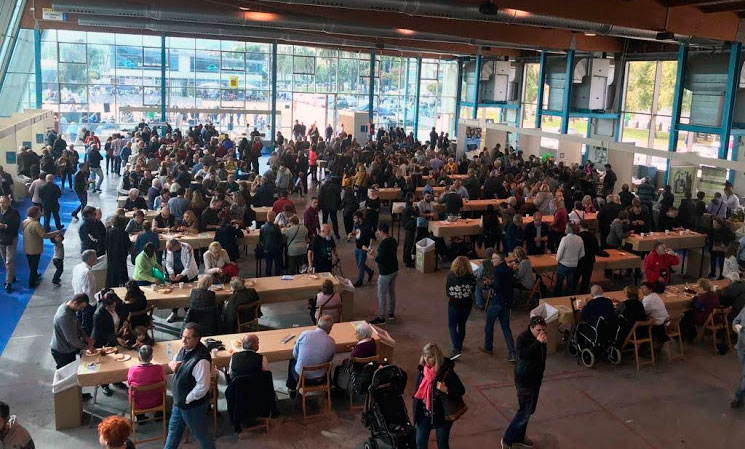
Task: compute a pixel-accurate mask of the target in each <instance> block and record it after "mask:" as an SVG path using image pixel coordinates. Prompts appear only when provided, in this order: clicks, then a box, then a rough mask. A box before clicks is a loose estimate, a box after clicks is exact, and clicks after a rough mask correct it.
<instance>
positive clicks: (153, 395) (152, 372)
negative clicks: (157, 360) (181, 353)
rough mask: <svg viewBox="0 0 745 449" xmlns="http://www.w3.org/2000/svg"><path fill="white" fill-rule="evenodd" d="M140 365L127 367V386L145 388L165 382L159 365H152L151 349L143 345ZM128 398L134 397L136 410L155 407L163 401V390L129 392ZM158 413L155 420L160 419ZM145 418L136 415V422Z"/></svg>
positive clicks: (163, 373) (164, 375)
mask: <svg viewBox="0 0 745 449" xmlns="http://www.w3.org/2000/svg"><path fill="white" fill-rule="evenodd" d="M139 358H140V364H139V365H136V366H131V367H129V372H127V383H128V384H129V386H130V387H131V386H138V387H142V386H146V385H152V384H156V383H158V382H162V381H164V380H166V373H165V370H163V367H162V366H160V365H153V364H152V363H150V362H151V360H152V359H153V347H152V346H149V345H143V346H141V347H140V350H139ZM129 395H130V397H132V396H133V395H134V404H135V408H136V409H138V410H143V409H148V408H153V407H157V406H159V405H160V404H161V402H162V400H163V390H152V391H141V392H137V393H134V392H133V391H132V390H130V391H129ZM161 416H162V414H161V413H160V412H158V413H156V414H155V418H156V419H157V418H158V417H161ZM146 418H147V417H146V416H145V415H144V414H141V415H137V421H138V422H139V421H142V420H144V419H146Z"/></svg>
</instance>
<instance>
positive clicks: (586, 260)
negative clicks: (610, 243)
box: [574, 220, 600, 293]
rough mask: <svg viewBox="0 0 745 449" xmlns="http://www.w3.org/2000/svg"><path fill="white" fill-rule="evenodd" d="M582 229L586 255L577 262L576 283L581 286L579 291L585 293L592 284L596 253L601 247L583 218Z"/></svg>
mask: <svg viewBox="0 0 745 449" xmlns="http://www.w3.org/2000/svg"><path fill="white" fill-rule="evenodd" d="M580 229H581V231H580V233H579V236H580V237H581V238H582V243H583V244H584V245H585V255H584V256H582V258H580V259H579V263H578V264H577V271H575V276H577V280H576V281H575V282H574V285H577V286H579V291H578V293H585V292H586V291H587V288H588V287H589V286H590V279H591V278H592V269H593V268H594V267H595V255H597V253H598V251H599V250H600V247H599V245H598V238H597V237H596V236H595V233H594V232H591V231H589V230H588V229H587V222H585V221H584V220H582V221H581V222H580Z"/></svg>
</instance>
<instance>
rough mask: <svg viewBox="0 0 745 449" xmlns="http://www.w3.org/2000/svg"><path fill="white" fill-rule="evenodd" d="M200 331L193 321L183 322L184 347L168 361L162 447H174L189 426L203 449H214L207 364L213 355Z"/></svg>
mask: <svg viewBox="0 0 745 449" xmlns="http://www.w3.org/2000/svg"><path fill="white" fill-rule="evenodd" d="M201 338H202V335H201V331H200V329H199V326H198V325H197V324H196V323H186V324H184V330H183V332H182V334H181V341H182V342H183V344H184V347H183V348H181V350H180V351H179V352H178V354H177V355H176V360H173V361H171V362H168V367H169V368H171V371H173V373H174V374H173V381H172V382H173V387H172V391H173V409H172V410H171V419H170V421H169V423H168V429H169V432H168V438H167V439H166V443H165V446H163V447H164V449H176V448H177V447H178V445H179V443H180V442H181V437H182V436H183V434H184V427H185V426H186V425H187V423H188V426H189V430H191V434H192V435H193V436H194V439H195V440H196V441H197V443H199V446H200V447H201V448H202V449H214V447H215V439H214V437H213V436H212V435H211V434H210V431H209V422H210V421H209V415H208V414H207V408H208V407H209V399H210V395H209V392H210V374H211V370H210V364H211V361H212V357H210V352H209V351H208V350H207V347H206V346H204V344H202V342H201Z"/></svg>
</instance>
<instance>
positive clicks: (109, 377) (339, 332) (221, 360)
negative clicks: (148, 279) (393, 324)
mask: <svg viewBox="0 0 745 449" xmlns="http://www.w3.org/2000/svg"><path fill="white" fill-rule="evenodd" d="M357 323H358V322H341V323H337V324H334V327H333V328H331V334H330V335H331V337H332V338H333V339H334V341H335V342H336V352H337V353H345V352H350V351H351V347H352V346H353V345H354V344H356V343H357V341H358V340H357V335H356V333H355V329H354V326H355V324H357ZM314 328H315V326H305V327H294V328H289V329H272V330H267V331H260V332H246V333H242V334H225V335H215V336H212V337H209V338H213V339H215V340H220V341H222V343H223V345H224V346H225V348H226V349H224V350H220V351H218V352H217V356H216V357H215V358H213V359H212V360H213V362H214V365H215V366H216V367H217V368H225V367H227V366H228V364H229V363H230V358H231V357H232V355H233V353H234V352H236V351H237V349H236V348H235V346H234V345H233V342H234V341H236V340H238V341H240V339H241V337H243V335H246V334H248V333H251V334H254V335H256V336H258V337H259V353H260V354H262V355H264V356H266V358H267V359H269V361H270V362H281V361H285V360H290V359H292V350H293V348H294V347H295V343H296V342H297V338H298V336H299V335H300V334H301V333H303V332H304V331H307V330H312V329H314ZM381 334H383V335H384V338H383V341H381ZM288 335H294V336H295V338H293V339H292V340H290V341H288V342H287V343H282V339H283V338H285V337H286V336H288ZM373 339H374V340H375V343H376V344H377V348H378V354H380V355H381V356H383V357H387V358H388V359H389V360H390V359H391V358H392V354H393V346H392V345H391V344H390V340H389V337H388V336H387V334H385V333H383V332H382V331H380V333H379V330H378V329H376V328H375V327H374V326H373ZM169 345H170V347H171V353H172V357H175V356H176V354H178V352H179V351H180V350H181V348H182V346H183V343H182V342H181V340H171V341H167V342H166V341H163V342H157V343H155V344H154V345H153V360H152V363H153V364H154V365H161V366H162V367H163V368H164V369H165V371H166V374H171V370H170V368H169V367H168V362H169V359H168V356H167V354H168V346H169ZM119 353H120V354H127V355H129V356H130V357H131V358H130V359H129V360H127V361H124V362H119V361H117V360H115V359H114V355H100V356H85V355H84V356H83V357H82V358H81V362H80V365H79V367H78V384H79V385H80V386H82V387H92V386H96V385H103V384H111V383H115V382H126V380H127V371H128V370H129V367H131V366H136V365H137V364H138V363H139V361H138V358H137V352H136V351H133V350H129V349H121V348H120V350H119Z"/></svg>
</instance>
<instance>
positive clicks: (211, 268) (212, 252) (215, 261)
mask: <svg viewBox="0 0 745 449" xmlns="http://www.w3.org/2000/svg"><path fill="white" fill-rule="evenodd" d="M203 259H204V273H205V274H212V275H216V274H217V275H219V274H222V267H224V266H225V264H227V263H230V256H228V252H227V251H226V250H225V249H223V247H222V245H220V242H212V243H210V246H209V248H208V250H207V251H205V252H204V256H203Z"/></svg>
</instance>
